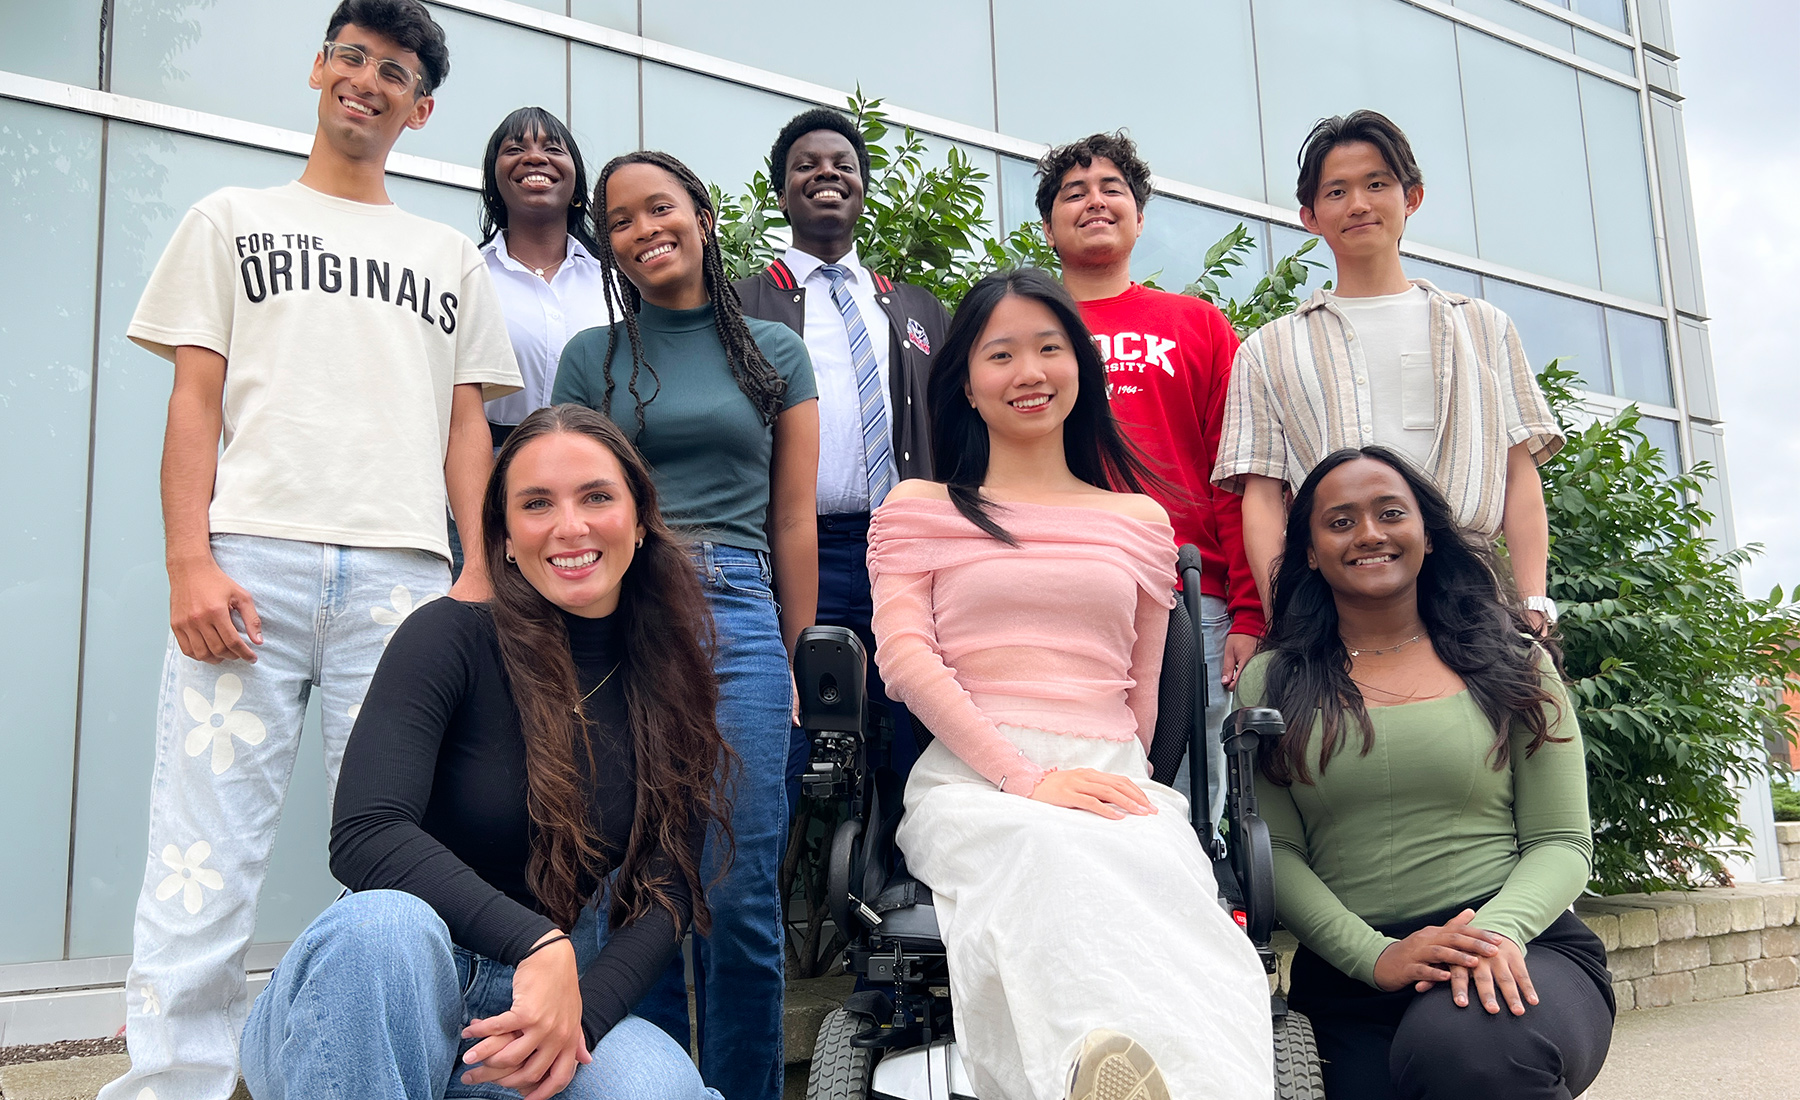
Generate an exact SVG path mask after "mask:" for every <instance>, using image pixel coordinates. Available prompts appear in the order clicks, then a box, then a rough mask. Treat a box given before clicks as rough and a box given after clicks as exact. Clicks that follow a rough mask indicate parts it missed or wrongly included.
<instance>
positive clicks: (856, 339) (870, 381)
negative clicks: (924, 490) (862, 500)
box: [819, 264, 894, 512]
mask: <svg viewBox="0 0 1800 1100" xmlns="http://www.w3.org/2000/svg"><path fill="white" fill-rule="evenodd" d="M819 270H820V271H823V272H824V273H825V276H826V278H828V279H830V280H831V300H832V301H833V302H834V303H836V304H837V308H838V312H839V313H840V314H842V315H843V318H844V328H845V330H846V331H848V332H849V334H850V363H851V366H853V367H854V368H855V369H856V397H857V402H858V405H859V406H860V409H861V412H862V436H863V460H864V463H865V468H866V469H867V470H868V475H869V511H871V512H873V511H874V510H875V509H876V508H878V507H880V505H881V502H882V500H883V498H885V497H886V496H887V494H888V490H889V489H892V488H893V487H894V447H893V444H892V442H890V441H889V439H888V425H887V409H886V402H884V401H883V399H882V395H881V370H880V369H879V368H878V367H877V366H876V363H875V345H874V343H873V342H871V341H870V339H869V330H868V328H867V327H866V326H865V325H864V324H863V319H862V311H860V310H858V309H857V308H856V299H854V298H852V297H851V296H850V288H849V286H847V285H846V284H845V282H844V280H845V279H847V278H848V277H849V275H850V272H849V270H848V269H846V268H844V267H842V266H841V265H839V264H822V265H820V267H819Z"/></svg>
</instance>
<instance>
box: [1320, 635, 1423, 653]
mask: <svg viewBox="0 0 1800 1100" xmlns="http://www.w3.org/2000/svg"><path fill="white" fill-rule="evenodd" d="M1424 636H1425V631H1423V630H1421V631H1419V632H1418V633H1417V634H1414V635H1413V636H1412V637H1410V638H1408V639H1406V640H1405V641H1404V642H1399V643H1397V644H1395V645H1390V646H1383V647H1382V648H1380V649H1350V645H1349V643H1348V642H1346V643H1345V644H1344V648H1345V649H1350V656H1352V657H1378V656H1380V655H1381V654H1383V653H1398V652H1399V651H1400V650H1402V649H1405V648H1406V647H1407V646H1409V645H1412V644H1413V643H1414V642H1416V641H1418V640H1419V639H1420V638H1423V637H1424ZM1340 637H1341V635H1340Z"/></svg>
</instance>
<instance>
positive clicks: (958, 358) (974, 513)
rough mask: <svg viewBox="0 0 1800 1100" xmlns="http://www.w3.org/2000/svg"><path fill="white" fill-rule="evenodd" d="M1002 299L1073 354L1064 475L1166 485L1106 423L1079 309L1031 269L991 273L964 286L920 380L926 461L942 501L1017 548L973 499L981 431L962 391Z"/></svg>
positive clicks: (982, 476) (983, 463)
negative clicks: (1037, 309) (1040, 323)
mask: <svg viewBox="0 0 1800 1100" xmlns="http://www.w3.org/2000/svg"><path fill="white" fill-rule="evenodd" d="M1007 295H1016V296H1018V297H1020V298H1029V299H1031V300H1032V301H1034V302H1039V303H1041V304H1042V305H1043V306H1044V307H1045V308H1047V309H1049V310H1050V312H1051V313H1052V314H1053V315H1054V316H1055V317H1056V320H1057V323H1058V324H1060V325H1062V328H1063V331H1064V332H1065V333H1067V334H1068V337H1069V343H1070V344H1071V345H1072V347H1071V349H1070V350H1072V351H1073V352H1074V354H1075V366H1076V371H1075V380H1076V382H1075V407H1074V408H1072V409H1070V410H1069V418H1068V419H1067V420H1065V421H1063V458H1064V459H1065V460H1066V461H1067V462H1068V464H1069V472H1070V473H1073V474H1074V475H1075V476H1076V477H1078V478H1080V479H1081V480H1083V481H1085V482H1087V483H1088V484H1089V485H1093V486H1096V487H1098V488H1101V489H1111V490H1115V491H1118V492H1133V493H1142V492H1144V491H1145V487H1146V486H1155V487H1157V488H1166V486H1165V485H1164V484H1163V481H1162V479H1161V478H1159V477H1157V476H1156V474H1154V473H1153V472H1151V470H1150V467H1149V465H1148V464H1147V463H1146V462H1145V460H1144V458H1143V456H1142V455H1140V454H1139V453H1138V450H1137V448H1136V447H1134V446H1132V444H1131V442H1130V441H1129V440H1127V439H1126V438H1125V436H1124V434H1123V433H1121V432H1120V431H1119V425H1118V423H1117V422H1116V421H1114V420H1113V415H1112V403H1111V402H1110V401H1109V400H1108V398H1107V396H1106V364H1105V363H1103V362H1101V360H1100V351H1099V349H1098V348H1096V347H1095V346H1094V338H1093V336H1092V335H1091V334H1090V333H1089V332H1088V329H1087V325H1086V324H1084V323H1083V322H1082V320H1081V310H1080V308H1079V307H1077V306H1076V305H1075V299H1073V298H1071V297H1069V292H1068V291H1067V290H1064V289H1063V285H1062V284H1061V283H1059V282H1057V281H1056V280H1055V279H1053V278H1051V277H1050V275H1049V274H1048V273H1046V272H1044V271H1041V270H1039V269H1038V268H1035V267H1020V268H1011V269H1006V270H1002V271H996V272H994V273H993V274H991V275H988V276H986V277H985V278H983V279H982V280H981V281H980V282H978V283H976V284H975V285H974V286H972V287H970V288H969V293H968V294H967V295H965V296H964V297H963V300H962V304H961V305H959V306H957V307H956V316H955V317H954V318H952V319H951V321H950V332H949V334H948V335H947V336H946V337H945V338H944V350H943V351H942V352H940V353H939V354H938V357H937V361H936V362H935V363H933V364H932V367H931V378H930V379H929V381H928V382H927V383H926V389H925V395H926V402H927V404H928V405H929V406H930V409H931V457H932V462H933V466H934V468H935V469H936V471H937V474H938V476H939V477H941V478H943V479H944V482H945V485H946V487H947V488H948V490H949V494H950V500H951V501H952V502H953V503H954V504H955V505H956V510H957V511H959V512H961V513H962V514H963V516H964V517H965V518H967V519H968V521H969V522H970V523H973V524H974V525H975V526H977V527H979V528H981V529H982V530H983V531H985V532H987V533H988V534H990V535H992V536H994V537H995V538H997V539H999V540H1000V541H1001V542H1004V543H1006V544H1007V545H1008V546H1016V545H1018V543H1017V540H1015V539H1014V538H1013V537H1012V535H1011V534H1010V533H1008V532H1007V530H1006V529H1005V528H1004V527H1001V526H1000V524H998V523H997V522H995V521H994V518H993V516H992V515H990V514H989V512H988V508H989V502H988V501H985V500H983V499H982V497H981V483H982V482H983V481H985V480H987V470H988V429H987V422H986V421H984V420H982V419H981V414H980V413H979V412H977V411H975V408H974V407H973V406H972V405H970V404H969V399H968V396H967V395H966V394H965V393H964V388H965V387H966V386H967V384H968V381H969V356H970V355H971V354H972V353H973V352H974V350H975V341H976V340H977V339H979V338H980V337H981V331H982V329H984V328H986V327H987V323H988V318H989V317H991V316H993V313H994V307H995V306H997V305H999V304H1000V300H1001V299H1002V298H1005V297H1006V296H1007Z"/></svg>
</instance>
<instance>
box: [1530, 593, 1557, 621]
mask: <svg viewBox="0 0 1800 1100" xmlns="http://www.w3.org/2000/svg"><path fill="white" fill-rule="evenodd" d="M1525 610H1527V611H1536V612H1537V613H1539V614H1540V615H1542V616H1543V617H1544V621H1545V622H1551V623H1553V622H1555V621H1556V601H1555V600H1553V599H1551V598H1550V597H1548V596H1527V597H1525Z"/></svg>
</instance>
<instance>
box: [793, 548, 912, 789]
mask: <svg viewBox="0 0 1800 1100" xmlns="http://www.w3.org/2000/svg"><path fill="white" fill-rule="evenodd" d="M868 557H869V514H868V513H867V512H856V513H844V514H839V515H828V516H820V517H819V612H818V615H817V617H816V618H815V619H814V620H813V621H814V622H816V623H818V624H819V625H820V626H847V627H849V628H850V629H851V630H854V631H856V635H857V637H859V638H861V639H862V643H863V646H864V648H866V649H867V650H868V652H869V680H868V693H869V694H868V699H869V702H870V703H871V704H873V705H872V706H871V707H870V708H869V709H870V712H871V713H872V714H873V713H878V712H879V709H880V708H882V707H885V708H887V712H888V714H889V716H890V717H892V719H893V723H894V736H893V740H892V741H891V742H889V743H888V745H887V746H886V747H885V748H884V747H882V746H878V745H870V746H869V766H870V767H871V768H878V767H888V768H892V769H893V770H894V773H895V774H896V775H898V776H899V777H900V779H901V781H902V782H904V781H905V779H906V776H907V774H908V773H909V772H911V771H912V766H913V761H914V760H917V759H918V758H919V750H918V748H917V746H916V745H915V744H914V743H913V733H912V717H911V715H909V714H908V713H907V712H906V708H905V707H903V706H901V705H900V704H899V703H896V702H894V701H893V700H891V699H889V698H888V695H887V688H886V686H885V685H884V684H883V683H882V682H881V674H880V673H879V672H878V671H877V670H876V668H875V634H874V632H873V631H872V630H871V629H870V628H869V619H870V618H871V617H872V616H873V614H874V602H873V600H872V599H871V597H870V595H869V565H868ZM811 754H812V744H811V742H809V741H808V740H807V737H806V731H805V730H801V729H795V730H793V731H792V732H791V734H790V736H789V741H788V813H789V815H790V816H791V815H792V814H793V813H794V811H795V810H796V809H798V808H799V805H800V776H801V775H803V774H804V773H805V772H806V762H807V759H808V757H810V756H811Z"/></svg>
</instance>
